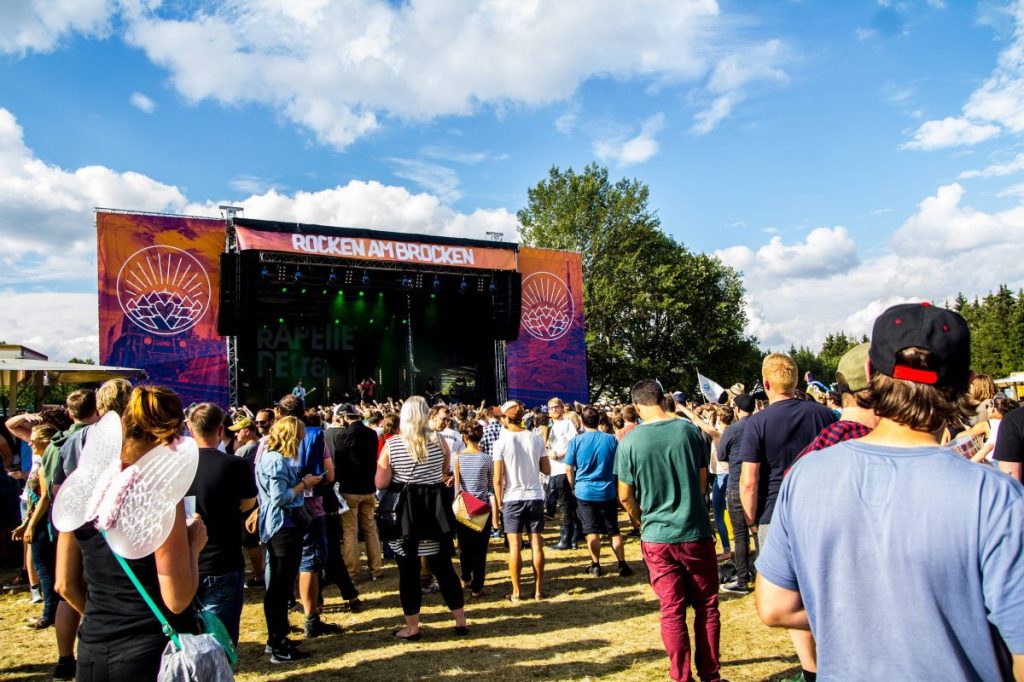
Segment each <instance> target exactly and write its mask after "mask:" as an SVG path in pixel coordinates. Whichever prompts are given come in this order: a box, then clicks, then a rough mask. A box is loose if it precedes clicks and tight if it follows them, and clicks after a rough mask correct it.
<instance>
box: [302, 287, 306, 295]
mask: <svg viewBox="0 0 1024 682" xmlns="http://www.w3.org/2000/svg"><path fill="white" fill-rule="evenodd" d="M301 293H302V295H303V296H305V295H306V287H302V292H301Z"/></svg>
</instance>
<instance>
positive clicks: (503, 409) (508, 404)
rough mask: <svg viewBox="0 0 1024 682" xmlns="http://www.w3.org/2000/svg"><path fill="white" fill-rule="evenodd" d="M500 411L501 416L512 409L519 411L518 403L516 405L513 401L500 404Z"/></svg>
mask: <svg viewBox="0 0 1024 682" xmlns="http://www.w3.org/2000/svg"><path fill="white" fill-rule="evenodd" d="M500 409H501V413H502V414H506V415H507V414H508V411H509V410H513V409H515V410H518V409H519V403H517V402H516V401H515V400H506V401H505V402H504V403H502V405H501V408H500Z"/></svg>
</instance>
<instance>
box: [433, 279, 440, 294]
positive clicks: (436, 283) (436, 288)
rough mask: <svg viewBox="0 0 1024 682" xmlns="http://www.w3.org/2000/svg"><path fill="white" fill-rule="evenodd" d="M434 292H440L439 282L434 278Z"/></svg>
mask: <svg viewBox="0 0 1024 682" xmlns="http://www.w3.org/2000/svg"><path fill="white" fill-rule="evenodd" d="M434 291H441V280H440V279H439V278H437V277H434Z"/></svg>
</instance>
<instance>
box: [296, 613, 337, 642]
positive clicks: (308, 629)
mask: <svg viewBox="0 0 1024 682" xmlns="http://www.w3.org/2000/svg"><path fill="white" fill-rule="evenodd" d="M339 632H341V626H340V625H335V624H334V623H325V622H323V621H322V620H320V619H319V618H315V619H313V620H308V619H307V620H306V623H305V625H304V626H303V628H302V636H303V637H305V638H306V639H310V638H313V637H319V636H320V635H334V634H337V633H339Z"/></svg>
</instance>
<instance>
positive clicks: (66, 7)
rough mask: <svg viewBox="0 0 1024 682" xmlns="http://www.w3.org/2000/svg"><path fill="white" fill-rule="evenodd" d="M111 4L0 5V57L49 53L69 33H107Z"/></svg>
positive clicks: (66, 0) (102, 0)
mask: <svg viewBox="0 0 1024 682" xmlns="http://www.w3.org/2000/svg"><path fill="white" fill-rule="evenodd" d="M114 5H115V3H114V1H113V0H38V1H36V2H29V1H28V0H7V1H6V2H0V53H7V54H16V55H23V54H26V53H28V52H49V51H50V50H52V49H54V48H55V47H56V46H57V43H58V42H60V40H61V38H63V37H64V36H65V35H67V34H68V33H72V32H78V33H82V34H85V35H90V36H99V35H103V34H104V33H106V31H107V29H108V24H109V20H110V17H111V14H112V13H113V11H114Z"/></svg>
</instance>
